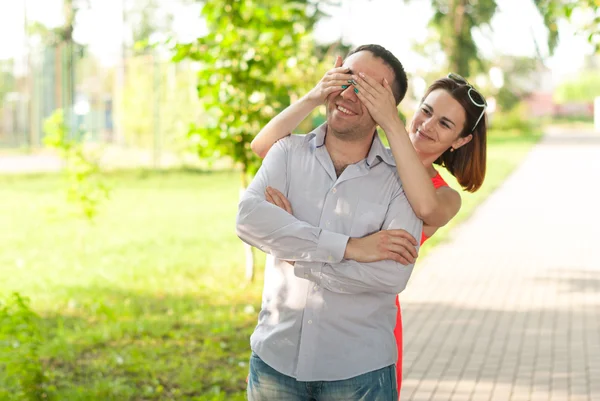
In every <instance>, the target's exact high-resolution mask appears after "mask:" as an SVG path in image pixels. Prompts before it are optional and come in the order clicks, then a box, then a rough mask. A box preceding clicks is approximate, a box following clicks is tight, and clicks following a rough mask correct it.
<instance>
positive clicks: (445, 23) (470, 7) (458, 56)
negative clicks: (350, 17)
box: [405, 0, 598, 77]
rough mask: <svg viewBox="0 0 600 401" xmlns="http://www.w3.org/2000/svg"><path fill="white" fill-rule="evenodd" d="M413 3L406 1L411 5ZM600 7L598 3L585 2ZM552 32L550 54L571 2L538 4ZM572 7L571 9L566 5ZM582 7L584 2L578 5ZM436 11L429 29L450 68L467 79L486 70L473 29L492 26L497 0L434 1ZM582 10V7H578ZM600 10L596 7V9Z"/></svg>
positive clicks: (560, 0) (546, 0)
mask: <svg viewBox="0 0 600 401" xmlns="http://www.w3.org/2000/svg"><path fill="white" fill-rule="evenodd" d="M408 1H411V0H405V2H408ZM584 2H586V3H589V4H590V7H591V4H592V3H594V2H595V3H596V4H597V3H598V2H597V0H585V1H584ZM534 3H535V5H536V7H537V8H538V10H539V11H540V14H541V15H542V17H543V20H544V25H545V26H546V28H547V30H548V33H549V34H548V42H547V45H548V50H549V53H550V54H553V52H554V49H555V48H556V45H557V44H558V25H557V18H558V16H559V14H560V13H559V11H561V10H562V11H563V12H566V11H565V10H567V9H568V8H569V7H570V8H573V7H574V5H573V4H574V2H573V1H569V0H534ZM566 3H569V6H568V7H567V6H565V5H563V4H566ZM577 3H581V2H577ZM431 5H432V7H433V10H434V14H433V17H432V18H431V20H430V21H429V25H430V26H431V27H432V28H434V32H435V34H436V38H435V40H436V41H437V42H438V43H439V45H440V47H441V50H442V51H443V52H444V53H445V54H446V56H447V58H448V68H449V69H450V70H451V71H453V72H456V73H458V74H460V75H463V76H465V77H468V76H472V75H473V73H474V72H476V71H477V70H479V71H482V70H485V63H484V60H482V58H481V57H480V56H479V52H478V49H477V44H476V43H475V40H474V38H473V29H475V28H479V27H481V26H484V25H487V24H489V23H490V22H491V20H492V18H493V17H494V14H495V13H496V11H497V10H498V5H497V0H478V1H469V0H431ZM577 7H579V6H577ZM597 8H598V6H596V9H597ZM597 23H598V21H597Z"/></svg>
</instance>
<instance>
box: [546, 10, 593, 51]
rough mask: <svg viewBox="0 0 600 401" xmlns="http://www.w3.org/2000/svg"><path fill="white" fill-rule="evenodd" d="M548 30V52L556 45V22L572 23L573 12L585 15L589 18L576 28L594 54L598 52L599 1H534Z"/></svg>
mask: <svg viewBox="0 0 600 401" xmlns="http://www.w3.org/2000/svg"><path fill="white" fill-rule="evenodd" d="M534 3H535V5H536V7H537V8H538V10H539V11H540V14H541V15H542V17H543V18H544V23H545V25H546V28H547V29H548V33H549V38H548V42H549V45H551V46H550V50H553V49H554V47H556V44H557V43H558V24H557V22H558V20H559V19H561V18H565V19H567V20H569V21H572V20H573V18H572V16H573V14H574V12H575V11H579V12H581V13H582V14H587V15H588V16H589V17H590V18H589V19H588V20H587V21H586V22H585V23H583V24H582V25H581V26H579V27H578V31H579V33H583V34H585V35H587V37H588V42H589V43H590V44H592V45H593V46H594V47H595V49H596V52H599V51H600V1H598V0H576V1H574V0H534Z"/></svg>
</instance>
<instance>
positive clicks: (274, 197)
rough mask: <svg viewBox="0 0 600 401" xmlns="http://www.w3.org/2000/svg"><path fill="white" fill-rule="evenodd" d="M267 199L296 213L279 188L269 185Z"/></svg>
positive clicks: (290, 261) (266, 193)
mask: <svg viewBox="0 0 600 401" xmlns="http://www.w3.org/2000/svg"><path fill="white" fill-rule="evenodd" d="M265 199H266V200H267V202H269V203H272V204H273V205H275V206H279V207H280V208H282V209H283V210H285V211H286V212H288V213H289V214H291V215H294V213H292V204H291V203H290V201H289V200H288V198H286V197H285V196H284V195H283V194H282V193H281V192H280V191H278V190H277V189H275V188H273V187H267V189H266V190H265ZM285 262H288V263H289V264H290V265H292V266H294V265H295V264H296V262H294V261H293V260H286V261H285ZM246 380H247V379H246Z"/></svg>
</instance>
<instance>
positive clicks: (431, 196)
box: [354, 74, 461, 227]
mask: <svg viewBox="0 0 600 401" xmlns="http://www.w3.org/2000/svg"><path fill="white" fill-rule="evenodd" d="M354 79H355V81H356V82H357V88H358V93H357V96H358V98H359V99H360V100H361V102H363V104H364V105H365V107H367V109H368V110H369V113H371V116H372V117H373V119H374V120H375V121H376V122H377V123H378V124H379V126H380V127H381V128H382V129H383V130H384V132H385V134H386V136H387V138H388V142H389V143H390V147H391V149H392V154H393V155H394V159H395V160H396V168H397V170H398V175H399V176H400V180H401V181H402V186H403V188H404V191H405V192H406V197H407V199H408V201H409V203H410V205H411V207H412V208H413V210H414V211H415V214H416V215H417V216H418V217H419V218H420V219H421V220H423V223H424V224H426V225H427V226H433V227H442V226H444V225H445V224H446V223H448V222H449V221H450V220H451V219H452V218H453V217H454V216H455V215H456V213H458V211H459V209H460V206H461V199H460V194H459V193H458V192H457V191H455V190H453V189H452V188H449V187H441V188H438V189H436V188H435V187H434V186H433V183H432V182H431V177H430V176H429V174H428V173H427V170H426V169H425V166H423V163H421V160H420V159H419V157H418V156H417V153H416V152H415V149H414V147H413V145H412V142H411V141H410V138H409V136H408V133H407V132H406V128H405V126H404V124H403V123H402V120H400V117H399V116H398V108H397V106H396V102H395V100H394V95H393V93H392V89H391V88H390V86H389V84H388V82H387V81H386V80H384V82H383V86H382V85H381V84H379V83H378V82H377V81H375V80H374V79H372V78H370V77H368V76H366V75H364V74H359V76H356V77H354Z"/></svg>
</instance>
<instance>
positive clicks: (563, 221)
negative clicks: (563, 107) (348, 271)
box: [401, 134, 600, 401]
mask: <svg viewBox="0 0 600 401" xmlns="http://www.w3.org/2000/svg"><path fill="white" fill-rule="evenodd" d="M599 177H600V134H598V135H597V136H595V137H594V136H593V135H592V136H590V135H579V136H573V135H571V136H568V137H567V136H565V135H562V136H561V135H559V134H552V135H547V136H546V137H545V138H544V140H543V141H542V142H541V143H540V144H539V145H537V146H536V147H535V148H534V149H533V150H532V152H531V153H530V154H529V156H528V157H527V158H526V160H525V161H524V163H523V164H522V165H521V166H520V167H519V168H518V169H517V170H516V172H515V173H514V174H513V175H512V176H511V177H510V178H509V179H508V180H507V181H506V182H505V183H504V184H503V185H502V186H501V187H500V188H499V189H498V190H497V191H496V192H495V193H494V194H493V195H492V196H491V197H490V198H488V199H487V201H486V202H484V203H483V204H482V205H481V206H480V207H479V208H478V209H477V211H476V212H475V214H474V215H473V217H472V218H471V219H470V220H469V221H467V222H466V223H464V224H463V225H461V226H460V227H457V228H456V229H455V231H454V232H453V235H452V241H451V242H448V243H445V244H441V245H439V246H438V247H437V248H436V250H435V251H433V252H431V253H430V254H429V255H428V256H427V257H426V258H425V259H423V260H421V261H419V263H418V265H419V268H418V270H417V271H416V272H415V274H414V276H413V277H412V278H411V281H410V283H409V285H408V288H407V290H406V291H405V292H404V293H403V294H402V296H401V303H402V307H403V320H404V330H405V348H404V355H405V357H404V381H403V388H402V393H401V399H402V400H403V401H427V400H435V401H438V400H439V401H444V400H452V401H463V400H464V401H468V400H472V401H484V400H485V401H491V400H494V401H495V400H502V401H521V400H523V401H525V400H531V401H542V400H543V401H575V400H577V401H579V400H585V401H593V400H600V254H599V253H598V250H600V189H599V185H598V182H599Z"/></svg>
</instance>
